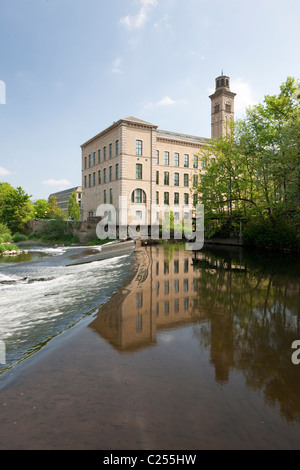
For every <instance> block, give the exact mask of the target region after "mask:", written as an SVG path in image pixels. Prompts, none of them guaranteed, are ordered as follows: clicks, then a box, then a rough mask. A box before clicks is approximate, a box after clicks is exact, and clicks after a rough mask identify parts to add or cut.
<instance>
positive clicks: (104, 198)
mask: <svg viewBox="0 0 300 470" xmlns="http://www.w3.org/2000/svg"><path fill="white" fill-rule="evenodd" d="M103 202H104V204H106V189H104V191H103Z"/></svg>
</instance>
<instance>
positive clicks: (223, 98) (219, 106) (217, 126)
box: [210, 70, 236, 139]
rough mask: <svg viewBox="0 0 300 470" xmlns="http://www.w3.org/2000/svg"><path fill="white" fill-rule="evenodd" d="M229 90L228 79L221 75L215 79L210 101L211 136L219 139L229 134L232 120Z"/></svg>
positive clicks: (231, 103) (233, 96)
mask: <svg viewBox="0 0 300 470" xmlns="http://www.w3.org/2000/svg"><path fill="white" fill-rule="evenodd" d="M235 96H236V94H235V93H232V91H231V90H230V78H229V77H227V76H226V75H224V71H223V70H222V75H220V76H219V77H217V78H216V90H215V92H214V94H213V95H211V96H210V99H211V136H212V138H213V139H219V138H220V137H222V136H224V135H226V134H227V133H228V132H230V122H229V121H230V120H232V119H234V98H235Z"/></svg>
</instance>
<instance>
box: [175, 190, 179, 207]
mask: <svg viewBox="0 0 300 470" xmlns="http://www.w3.org/2000/svg"><path fill="white" fill-rule="evenodd" d="M174 204H175V205H176V206H177V205H178V204H179V193H174Z"/></svg>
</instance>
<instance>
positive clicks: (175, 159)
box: [174, 153, 179, 166]
mask: <svg viewBox="0 0 300 470" xmlns="http://www.w3.org/2000/svg"><path fill="white" fill-rule="evenodd" d="M174 166H179V153H174Z"/></svg>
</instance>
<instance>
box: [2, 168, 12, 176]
mask: <svg viewBox="0 0 300 470" xmlns="http://www.w3.org/2000/svg"><path fill="white" fill-rule="evenodd" d="M10 174H11V172H10V171H9V170H6V168H2V166H0V176H8V175H10Z"/></svg>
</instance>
